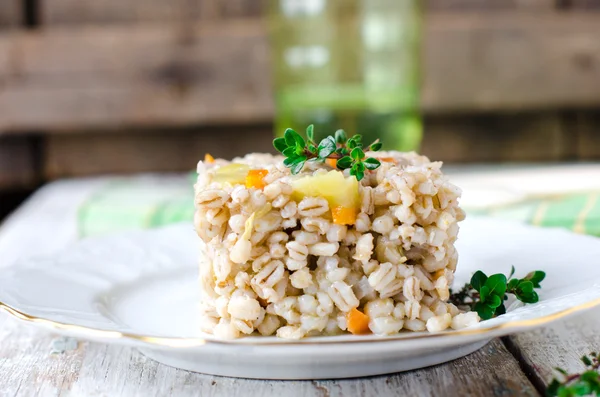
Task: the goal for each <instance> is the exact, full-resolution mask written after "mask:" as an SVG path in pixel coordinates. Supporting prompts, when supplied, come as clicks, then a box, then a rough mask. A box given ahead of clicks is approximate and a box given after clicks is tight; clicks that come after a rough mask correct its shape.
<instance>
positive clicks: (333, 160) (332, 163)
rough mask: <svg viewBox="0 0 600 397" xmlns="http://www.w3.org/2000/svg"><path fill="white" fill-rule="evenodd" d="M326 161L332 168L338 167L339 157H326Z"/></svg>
mask: <svg viewBox="0 0 600 397" xmlns="http://www.w3.org/2000/svg"><path fill="white" fill-rule="evenodd" d="M325 163H326V164H327V165H328V166H330V167H331V168H337V159H326V160H325Z"/></svg>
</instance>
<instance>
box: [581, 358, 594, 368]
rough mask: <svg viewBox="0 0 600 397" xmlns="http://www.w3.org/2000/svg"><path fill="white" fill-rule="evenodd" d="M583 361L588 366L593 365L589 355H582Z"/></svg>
mask: <svg viewBox="0 0 600 397" xmlns="http://www.w3.org/2000/svg"><path fill="white" fill-rule="evenodd" d="M581 362H582V363H584V364H585V365H588V366H589V365H592V360H590V358H589V357H588V356H583V357H581Z"/></svg>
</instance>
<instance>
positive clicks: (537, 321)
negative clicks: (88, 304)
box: [0, 298, 600, 348]
mask: <svg viewBox="0 0 600 397" xmlns="http://www.w3.org/2000/svg"><path fill="white" fill-rule="evenodd" d="M599 305H600V298H597V299H594V300H592V301H589V302H586V303H583V304H581V305H577V306H573V307H570V308H568V309H565V310H561V311H559V312H556V313H553V314H549V315H546V316H543V317H538V318H534V319H529V320H515V321H508V322H506V323H502V324H498V325H495V326H492V327H488V328H473V329H463V330H453V331H442V332H440V333H429V334H414V335H410V334H403V335H402V336H401V337H399V336H396V337H393V336H392V337H383V338H381V339H369V340H329V341H323V342H312V341H309V342H304V341H295V342H283V341H279V342H261V343H256V344H244V343H239V342H236V341H235V340H212V339H210V340H208V339H203V338H171V337H161V336H149V335H139V334H134V333H128V332H119V331H109V330H103V329H98V328H92V327H85V326H81V325H74V324H66V323H61V322H58V321H53V320H48V319H45V318H40V317H35V316H31V315H29V314H26V313H24V312H22V311H20V310H18V309H16V308H14V307H12V306H10V305H7V304H5V303H3V302H0V309H3V310H4V311H6V312H7V313H8V314H10V315H11V316H13V317H15V318H17V319H19V320H22V321H26V322H30V323H34V324H41V325H45V326H48V327H51V328H54V329H57V330H66V331H70V332H74V333H77V334H80V335H83V336H88V337H90V338H98V337H101V338H106V339H131V340H135V341H138V342H143V343H146V344H150V345H155V346H159V347H173V348H184V347H198V346H203V345H207V344H220V345H238V346H265V345H267V346H268V345H277V346H289V345H307V344H312V345H315V344H316V345H323V344H345V343H377V342H391V341H399V340H415V339H426V338H440V337H447V336H469V335H482V334H486V333H490V332H492V331H498V330H504V329H508V328H520V327H537V326H541V325H544V324H548V323H550V322H552V321H555V320H559V319H561V318H564V317H566V316H569V315H572V314H575V313H578V312H582V311H584V310H588V309H592V308H594V307H596V306H599Z"/></svg>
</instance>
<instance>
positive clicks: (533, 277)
mask: <svg viewBox="0 0 600 397" xmlns="http://www.w3.org/2000/svg"><path fill="white" fill-rule="evenodd" d="M545 278H546V273H545V272H542V271H541V270H536V271H533V272H531V273H529V274H528V275H527V276H525V279H526V280H529V281H531V282H532V283H533V286H534V287H535V288H541V286H540V283H541V282H542V280H544V279H545Z"/></svg>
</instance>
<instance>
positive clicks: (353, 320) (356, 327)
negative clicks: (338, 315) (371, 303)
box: [346, 309, 371, 335]
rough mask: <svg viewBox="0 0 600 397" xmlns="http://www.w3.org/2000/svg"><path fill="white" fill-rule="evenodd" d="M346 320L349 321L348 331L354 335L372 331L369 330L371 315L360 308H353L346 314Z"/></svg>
mask: <svg viewBox="0 0 600 397" xmlns="http://www.w3.org/2000/svg"><path fill="white" fill-rule="evenodd" d="M346 321H347V322H348V324H347V326H348V331H350V332H351V333H353V334H354V335H359V334H368V333H369V332H371V331H370V330H369V316H367V315H366V314H364V313H363V312H361V311H360V310H358V309H351V310H350V311H349V312H348V314H347V315H346Z"/></svg>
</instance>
